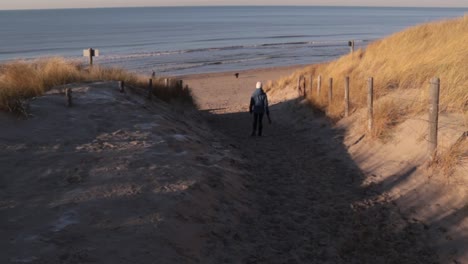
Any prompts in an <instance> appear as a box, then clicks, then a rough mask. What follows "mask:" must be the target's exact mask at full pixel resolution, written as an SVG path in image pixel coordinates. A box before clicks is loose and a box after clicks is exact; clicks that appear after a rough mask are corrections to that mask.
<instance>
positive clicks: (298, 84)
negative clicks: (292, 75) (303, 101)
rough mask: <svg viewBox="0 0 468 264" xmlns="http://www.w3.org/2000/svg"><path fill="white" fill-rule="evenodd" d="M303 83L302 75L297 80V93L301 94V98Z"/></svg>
mask: <svg viewBox="0 0 468 264" xmlns="http://www.w3.org/2000/svg"><path fill="white" fill-rule="evenodd" d="M301 81H302V75H299V78H297V93H298V94H299V96H302V93H301Z"/></svg>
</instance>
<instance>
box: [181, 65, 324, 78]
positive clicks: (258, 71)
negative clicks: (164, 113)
mask: <svg viewBox="0 0 468 264" xmlns="http://www.w3.org/2000/svg"><path fill="white" fill-rule="evenodd" d="M314 64H316V63H310V64H295V65H289V66H272V67H265V68H263V67H262V68H252V69H245V70H238V71H234V70H231V71H221V72H206V73H192V74H181V75H172V77H175V78H179V79H182V80H191V79H200V78H213V77H221V76H234V74H235V73H239V78H242V75H245V74H254V73H255V74H265V73H271V72H289V71H291V70H292V71H295V70H298V69H303V68H305V67H308V66H311V65H314Z"/></svg>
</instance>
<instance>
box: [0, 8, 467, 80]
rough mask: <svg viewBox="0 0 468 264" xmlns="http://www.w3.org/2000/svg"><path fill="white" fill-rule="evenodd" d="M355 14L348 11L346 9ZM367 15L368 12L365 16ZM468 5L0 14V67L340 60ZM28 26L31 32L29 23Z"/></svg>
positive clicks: (177, 70)
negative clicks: (47, 62)
mask: <svg viewBox="0 0 468 264" xmlns="http://www.w3.org/2000/svg"><path fill="white" fill-rule="evenodd" d="M350 10H351V11H352V12H349V11H350ZM369 10H372V12H369ZM466 12H468V8H453V7H375V6H365V7H362V6H171V7H169V6H164V7H111V8H109V7H103V8H76V9H75V8H67V9H32V10H0V23H2V24H8V25H9V26H8V27H3V28H2V29H0V38H1V39H2V45H1V46H0V63H2V62H8V61H11V60H31V59H37V58H43V57H57V56H59V57H65V58H66V59H70V60H77V61H80V62H83V63H86V58H83V57H82V50H83V49H87V48H90V47H92V48H95V49H99V50H100V54H101V56H100V57H96V58H95V62H96V63H97V64H100V65H103V66H111V67H121V68H125V69H128V70H130V71H134V72H139V73H148V72H151V71H153V70H154V71H155V72H157V73H158V74H159V75H186V74H194V73H211V72H225V71H237V70H248V69H254V68H270V67H279V66H292V65H306V64H313V63H320V62H325V61H329V60H332V59H336V58H338V57H340V56H342V55H344V54H346V53H348V52H349V47H348V41H351V40H354V41H355V43H356V49H359V48H365V47H366V46H367V44H368V43H370V42H372V41H375V40H378V39H381V38H383V37H386V36H388V35H391V34H393V33H395V32H398V31H401V30H403V29H406V28H408V27H411V26H415V25H418V24H421V23H427V22H432V21H436V20H443V19H450V18H454V17H460V16H463V15H465V13H466ZM31 25H33V26H31ZM25 36H27V37H25Z"/></svg>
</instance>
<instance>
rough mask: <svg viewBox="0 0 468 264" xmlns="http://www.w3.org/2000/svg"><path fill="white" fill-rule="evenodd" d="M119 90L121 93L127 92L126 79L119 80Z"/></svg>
mask: <svg viewBox="0 0 468 264" xmlns="http://www.w3.org/2000/svg"><path fill="white" fill-rule="evenodd" d="M119 91H120V92H121V93H125V82H124V81H120V82H119Z"/></svg>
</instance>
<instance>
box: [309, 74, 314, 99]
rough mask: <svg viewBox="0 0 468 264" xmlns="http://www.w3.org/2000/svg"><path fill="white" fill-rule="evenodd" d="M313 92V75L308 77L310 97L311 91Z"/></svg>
mask: <svg viewBox="0 0 468 264" xmlns="http://www.w3.org/2000/svg"><path fill="white" fill-rule="evenodd" d="M313 90H314V75H312V74H311V75H310V89H309V91H310V95H312V91H313Z"/></svg>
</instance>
